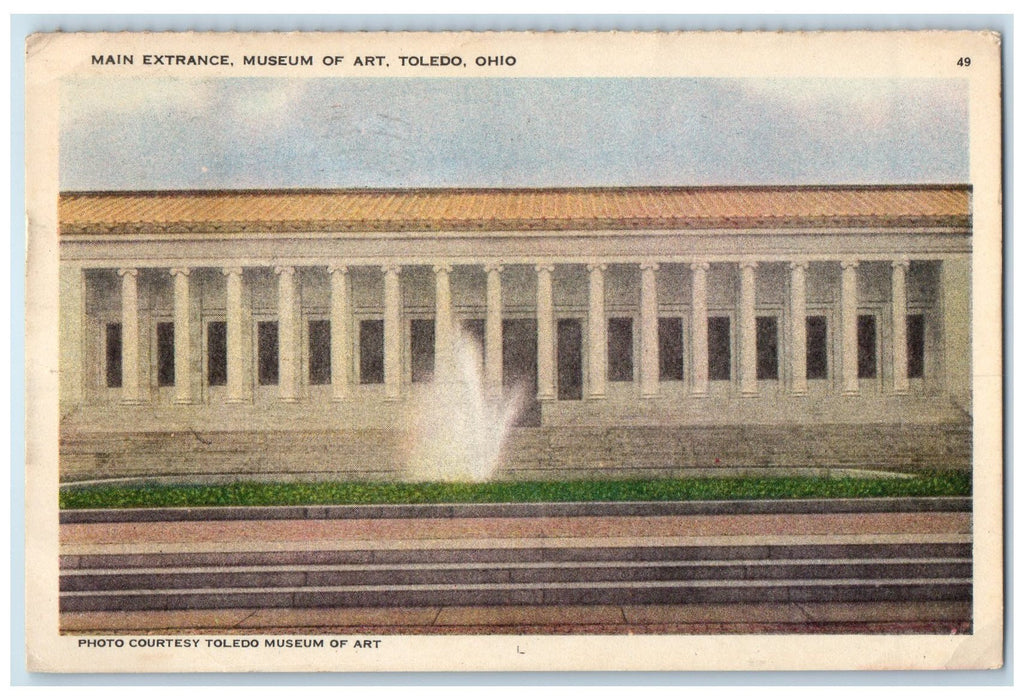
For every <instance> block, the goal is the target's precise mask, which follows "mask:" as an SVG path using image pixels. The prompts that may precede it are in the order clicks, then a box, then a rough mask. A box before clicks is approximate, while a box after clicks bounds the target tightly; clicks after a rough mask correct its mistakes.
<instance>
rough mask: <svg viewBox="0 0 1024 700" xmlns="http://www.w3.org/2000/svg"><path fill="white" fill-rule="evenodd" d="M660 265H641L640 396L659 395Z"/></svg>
mask: <svg viewBox="0 0 1024 700" xmlns="http://www.w3.org/2000/svg"><path fill="white" fill-rule="evenodd" d="M657 270H658V263H655V262H644V263H640V396H642V397H644V398H650V397H653V396H657V395H658V379H659V377H658V371H659V367H658V281H657V277H656V274H655V273H656V272H657Z"/></svg>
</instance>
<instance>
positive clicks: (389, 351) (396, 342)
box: [383, 265, 402, 401]
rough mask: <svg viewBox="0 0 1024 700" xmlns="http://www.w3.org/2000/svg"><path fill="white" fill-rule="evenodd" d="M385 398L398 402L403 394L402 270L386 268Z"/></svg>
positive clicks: (396, 267) (392, 267)
mask: <svg viewBox="0 0 1024 700" xmlns="http://www.w3.org/2000/svg"><path fill="white" fill-rule="evenodd" d="M383 270H384V398H385V399H387V400H389V401H397V400H398V399H399V397H400V396H401V394H402V286H401V279H400V277H399V275H400V273H401V272H402V268H401V267H399V266H398V265H385V266H384V268H383Z"/></svg>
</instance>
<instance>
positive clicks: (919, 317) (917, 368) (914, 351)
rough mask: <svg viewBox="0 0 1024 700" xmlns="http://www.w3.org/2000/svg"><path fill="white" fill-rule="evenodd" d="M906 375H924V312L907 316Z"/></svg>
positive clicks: (913, 376)
mask: <svg viewBox="0 0 1024 700" xmlns="http://www.w3.org/2000/svg"><path fill="white" fill-rule="evenodd" d="M907 376H908V377H910V378H912V379H913V378H917V377H923V376H924V314H911V315H910V316H907Z"/></svg>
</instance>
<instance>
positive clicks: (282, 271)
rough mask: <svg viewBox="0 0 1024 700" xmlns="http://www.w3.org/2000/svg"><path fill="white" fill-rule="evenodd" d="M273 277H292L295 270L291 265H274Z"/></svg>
mask: <svg viewBox="0 0 1024 700" xmlns="http://www.w3.org/2000/svg"><path fill="white" fill-rule="evenodd" d="M274 274H275V275H294V274H295V268H294V267H292V266H291V265H274Z"/></svg>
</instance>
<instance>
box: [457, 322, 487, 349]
mask: <svg viewBox="0 0 1024 700" xmlns="http://www.w3.org/2000/svg"><path fill="white" fill-rule="evenodd" d="M484 329H485V324H484V319H482V318H467V319H465V320H464V321H463V322H462V335H464V336H465V337H467V338H469V339H470V340H472V341H473V343H474V344H475V347H476V352H478V353H480V357H481V358H482V357H483V356H484V353H485V352H486V348H487V338H486V332H485V330H484Z"/></svg>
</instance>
